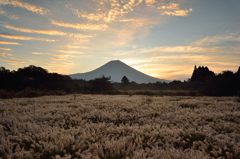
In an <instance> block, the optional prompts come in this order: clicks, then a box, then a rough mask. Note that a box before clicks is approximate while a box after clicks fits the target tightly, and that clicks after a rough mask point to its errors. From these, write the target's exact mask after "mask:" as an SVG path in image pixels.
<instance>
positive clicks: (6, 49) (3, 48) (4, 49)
mask: <svg viewBox="0 0 240 159" xmlns="http://www.w3.org/2000/svg"><path fill="white" fill-rule="evenodd" d="M0 50H3V51H11V50H12V49H11V48H5V47H0Z"/></svg>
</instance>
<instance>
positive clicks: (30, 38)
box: [0, 34, 56, 42]
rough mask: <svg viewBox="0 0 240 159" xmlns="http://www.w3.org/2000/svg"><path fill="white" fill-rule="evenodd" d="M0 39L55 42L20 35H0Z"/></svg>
mask: <svg viewBox="0 0 240 159" xmlns="http://www.w3.org/2000/svg"><path fill="white" fill-rule="evenodd" d="M0 38H5V39H12V40H37V41H45V42H55V41H56V40H51V39H44V38H35V37H28V36H20V35H10V34H0Z"/></svg>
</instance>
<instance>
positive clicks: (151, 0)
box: [145, 0, 156, 6]
mask: <svg viewBox="0 0 240 159" xmlns="http://www.w3.org/2000/svg"><path fill="white" fill-rule="evenodd" d="M155 3H156V0H145V4H146V5H149V6H152V5H154V4H155Z"/></svg>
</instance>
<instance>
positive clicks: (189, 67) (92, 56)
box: [0, 0, 240, 80]
mask: <svg viewBox="0 0 240 159" xmlns="http://www.w3.org/2000/svg"><path fill="white" fill-rule="evenodd" d="M239 15H240V1H239V0H68V1H67V0H64V1H59V0H51V1H48V0H41V1H37V0H31V1H30V0H29V1H27V0H24V1H23V0H22V1H20V0H19V1H18V0H0V65H1V66H4V67H7V68H11V69H17V68H19V67H23V66H28V65H31V64H34V65H37V66H41V67H44V68H46V69H48V70H49V71H51V72H58V73H63V74H73V73H80V72H88V71H91V70H93V69H95V68H97V67H99V66H101V65H103V64H104V63H106V62H108V61H110V60H116V59H119V60H121V61H123V62H125V63H127V64H128V65H130V66H132V67H134V68H135V69H138V70H139V71H142V72H144V73H146V74H149V75H151V76H154V77H157V78H161V79H170V80H171V79H186V78H189V76H190V75H191V73H192V71H193V66H194V65H207V66H208V67H209V68H210V69H211V70H213V71H214V72H221V71H223V70H232V71H236V70H237V68H238V66H239V61H240V52H239V51H240V45H239V43H240V27H239V26H240V16H239Z"/></svg>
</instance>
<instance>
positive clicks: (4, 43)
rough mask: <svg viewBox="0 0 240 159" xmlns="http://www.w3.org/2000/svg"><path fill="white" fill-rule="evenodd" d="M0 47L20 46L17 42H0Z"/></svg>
mask: <svg viewBox="0 0 240 159" xmlns="http://www.w3.org/2000/svg"><path fill="white" fill-rule="evenodd" d="M0 45H21V44H20V43H18V42H10V41H0Z"/></svg>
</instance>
